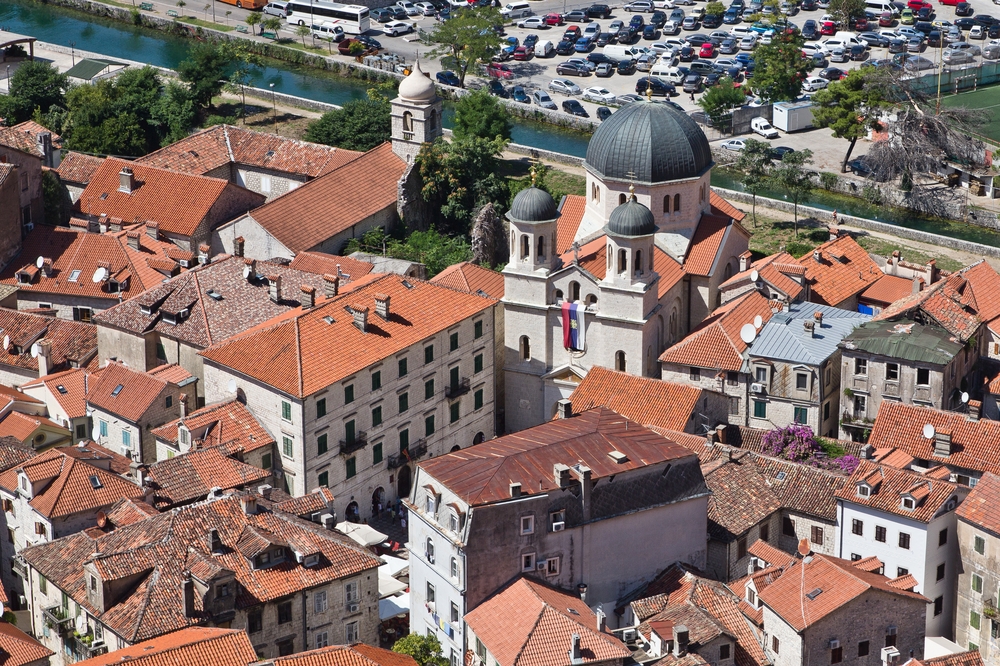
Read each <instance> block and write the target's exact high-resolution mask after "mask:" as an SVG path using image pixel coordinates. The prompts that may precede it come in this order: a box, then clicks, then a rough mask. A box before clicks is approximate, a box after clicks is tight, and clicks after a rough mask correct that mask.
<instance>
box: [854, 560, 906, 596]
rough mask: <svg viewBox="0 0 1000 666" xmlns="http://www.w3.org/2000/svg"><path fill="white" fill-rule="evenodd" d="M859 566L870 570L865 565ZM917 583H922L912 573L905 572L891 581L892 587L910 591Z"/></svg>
mask: <svg viewBox="0 0 1000 666" xmlns="http://www.w3.org/2000/svg"><path fill="white" fill-rule="evenodd" d="M860 561H861V560H858V562H860ZM880 564H881V563H880ZM858 568H860V569H862V571H869V570H868V569H864V568H863V567H858ZM879 568H881V567H879ZM876 571H877V569H876ZM917 585H920V582H919V581H918V580H917V579H916V578H915V577H914V576H913V574H911V573H908V574H903V575H902V576H896V577H895V578H893V579H891V580H890V581H889V586H890V587H894V588H896V589H897V590H908V591H910V592H912V591H913V588H915V587H916V586H917Z"/></svg>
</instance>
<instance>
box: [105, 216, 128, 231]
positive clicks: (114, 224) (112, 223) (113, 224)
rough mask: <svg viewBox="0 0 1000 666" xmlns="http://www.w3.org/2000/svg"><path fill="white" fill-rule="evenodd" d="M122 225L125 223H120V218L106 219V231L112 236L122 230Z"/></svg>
mask: <svg viewBox="0 0 1000 666" xmlns="http://www.w3.org/2000/svg"><path fill="white" fill-rule="evenodd" d="M124 224H125V223H124V222H122V218H120V217H109V218H108V231H110V232H111V233H113V234H116V233H118V232H119V231H121V230H122V227H123V226H124Z"/></svg>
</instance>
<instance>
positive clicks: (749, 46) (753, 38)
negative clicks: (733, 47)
mask: <svg viewBox="0 0 1000 666" xmlns="http://www.w3.org/2000/svg"><path fill="white" fill-rule="evenodd" d="M756 46H757V35H747V36H746V37H744V38H743V39H741V40H740V50H741V51H753V50H754V47H756Z"/></svg>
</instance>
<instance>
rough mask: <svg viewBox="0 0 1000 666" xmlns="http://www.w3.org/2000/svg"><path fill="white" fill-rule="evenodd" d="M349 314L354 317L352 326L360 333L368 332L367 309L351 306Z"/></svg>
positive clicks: (365, 307) (362, 306) (361, 306)
mask: <svg viewBox="0 0 1000 666" xmlns="http://www.w3.org/2000/svg"><path fill="white" fill-rule="evenodd" d="M350 308H351V314H352V315H353V316H354V325H355V326H357V327H358V330H359V331H361V332H362V333H367V332H368V307H367V306H365V305H352V306H350Z"/></svg>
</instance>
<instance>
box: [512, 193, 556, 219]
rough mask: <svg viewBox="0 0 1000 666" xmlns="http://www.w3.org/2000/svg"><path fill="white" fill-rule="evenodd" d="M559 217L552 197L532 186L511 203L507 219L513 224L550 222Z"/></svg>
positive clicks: (518, 194)
mask: <svg viewBox="0 0 1000 666" xmlns="http://www.w3.org/2000/svg"><path fill="white" fill-rule="evenodd" d="M558 217H559V210H558V207H557V206H556V201H555V199H553V198H552V195H551V194H549V193H548V192H546V191H545V190H543V189H540V188H538V187H535V186H534V185H532V186H531V187H528V188H526V189H523V190H521V191H520V192H518V193H517V195H516V196H515V197H514V200H513V201H512V202H511V203H510V210H509V211H507V219H508V220H510V221H511V222H526V223H528V224H533V223H536V222H550V221H551V220H555V219H557V218H558Z"/></svg>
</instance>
